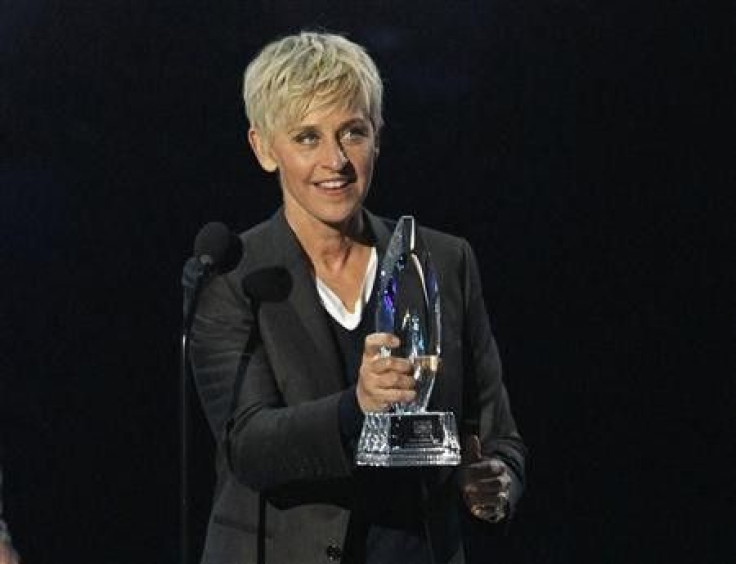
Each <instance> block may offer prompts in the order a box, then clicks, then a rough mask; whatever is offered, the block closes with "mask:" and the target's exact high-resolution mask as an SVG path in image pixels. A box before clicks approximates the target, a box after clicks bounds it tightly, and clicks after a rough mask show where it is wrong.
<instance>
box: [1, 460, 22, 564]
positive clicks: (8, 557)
mask: <svg viewBox="0 0 736 564" xmlns="http://www.w3.org/2000/svg"><path fill="white" fill-rule="evenodd" d="M2 490H3V468H2V466H0V564H18V563H19V562H20V560H19V559H18V554H17V553H16V552H15V550H14V549H13V543H12V542H11V540H10V533H9V532H8V527H7V525H6V524H5V521H4V520H3V491H2Z"/></svg>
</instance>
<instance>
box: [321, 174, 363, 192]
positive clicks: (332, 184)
mask: <svg viewBox="0 0 736 564" xmlns="http://www.w3.org/2000/svg"><path fill="white" fill-rule="evenodd" d="M354 181H355V179H354V178H347V177H342V178H331V179H329V180H322V181H320V182H315V183H314V185H315V186H316V187H317V188H320V189H321V190H328V191H333V190H335V191H336V190H341V189H343V188H345V187H346V186H347V185H348V184H350V183H352V182H354Z"/></svg>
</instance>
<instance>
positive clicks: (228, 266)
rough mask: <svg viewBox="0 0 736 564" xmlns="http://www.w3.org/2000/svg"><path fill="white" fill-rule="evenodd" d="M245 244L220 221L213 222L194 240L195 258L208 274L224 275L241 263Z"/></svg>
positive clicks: (203, 228) (200, 231) (201, 230)
mask: <svg viewBox="0 0 736 564" xmlns="http://www.w3.org/2000/svg"><path fill="white" fill-rule="evenodd" d="M242 256H243V242H242V241H241V240H240V237H238V236H237V235H235V234H234V233H233V232H232V231H230V229H229V228H228V227H227V226H226V225H225V224H224V223H221V222H219V221H211V222H210V223H208V224H206V225H205V226H204V227H202V229H200V230H199V233H197V237H196V238H195V239H194V257H195V259H196V260H197V261H198V262H199V264H200V265H201V267H202V268H203V269H204V271H205V272H206V273H208V274H209V273H210V272H215V273H217V274H224V273H226V272H230V271H231V270H233V269H234V268H235V267H236V266H238V264H239V263H240V259H241V257H242Z"/></svg>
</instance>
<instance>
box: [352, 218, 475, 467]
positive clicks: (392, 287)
mask: <svg viewBox="0 0 736 564" xmlns="http://www.w3.org/2000/svg"><path fill="white" fill-rule="evenodd" d="M377 298H378V300H377V303H376V331H377V332H379V333H393V334H394V335H396V336H397V337H399V339H401V345H400V347H398V348H397V349H394V350H393V351H392V350H390V349H388V348H385V349H384V350H382V351H381V354H382V355H385V356H389V355H391V354H394V355H396V356H402V357H405V358H408V359H409V360H410V361H411V362H412V364H413V366H414V380H415V382H416V392H417V395H416V398H415V400H414V401H412V402H411V403H402V404H396V405H394V406H393V407H392V408H391V410H390V411H389V412H385V413H384V412H373V413H366V415H365V421H364V423H363V430H362V432H361V435H360V439H359V441H358V447H357V452H356V455H355V462H356V464H357V465H359V466H454V465H457V464H460V442H459V440H458V433H457V424H456V422H455V415H454V414H453V413H452V412H439V411H427V406H428V404H429V400H430V397H431V395H432V388H433V387H434V381H435V377H437V375H438V373H440V370H441V354H440V353H441V329H442V325H441V319H440V294H439V290H438V286H437V276H436V273H435V271H434V268H433V267H432V263H431V260H430V256H429V252H428V251H427V249H426V248H425V247H424V246H423V243H422V241H421V239H420V236H419V232H418V230H417V226H416V222H415V220H414V218H413V217H411V216H403V217H402V218H401V219H399V221H398V223H397V225H396V229H395V230H394V233H393V235H392V237H391V240H390V241H389V245H388V249H387V251H386V255H385V257H384V259H383V262H382V263H381V270H380V278H379V283H378V295H377Z"/></svg>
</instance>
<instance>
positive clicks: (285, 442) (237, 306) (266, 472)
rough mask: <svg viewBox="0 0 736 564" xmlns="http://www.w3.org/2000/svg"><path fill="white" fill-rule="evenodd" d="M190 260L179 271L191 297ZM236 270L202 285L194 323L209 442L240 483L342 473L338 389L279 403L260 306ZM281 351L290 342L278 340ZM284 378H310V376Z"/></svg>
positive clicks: (273, 484)
mask: <svg viewBox="0 0 736 564" xmlns="http://www.w3.org/2000/svg"><path fill="white" fill-rule="evenodd" d="M195 275H196V263H194V261H189V262H188V263H187V265H186V266H185V268H184V276H183V284H184V288H185V296H187V297H188V296H189V295H191V292H192V289H193V282H194V277H195ZM242 278H243V272H242V270H236V271H235V272H233V273H232V274H229V275H223V276H216V277H214V278H213V279H212V280H210V281H209V283H208V284H207V285H206V287H205V288H203V289H202V291H201V294H200V299H199V305H198V308H197V313H196V316H195V318H194V323H193V327H192V341H191V347H192V349H191V350H192V364H193V368H194V376H195V381H196V384H197V390H198V393H199V396H200V399H201V402H202V405H203V407H204V411H205V414H206V417H207V419H208V422H209V424H210V426H211V428H212V431H213V433H214V435H215V439H216V441H217V442H218V444H220V445H221V446H223V447H224V450H225V454H226V456H227V460H228V464H229V466H230V469H231V471H232V472H233V474H234V475H235V476H236V477H237V478H238V480H239V481H240V482H242V483H244V484H245V485H247V486H250V487H251V488H253V489H255V490H257V491H262V490H270V489H274V488H290V487H292V486H297V487H301V486H303V485H305V484H310V485H312V486H314V485H315V484H318V483H319V482H320V481H322V480H331V479H336V478H345V477H348V476H349V475H350V474H351V471H352V463H351V461H350V459H349V457H348V455H347V453H346V449H345V447H344V444H343V443H344V440H343V438H342V436H341V434H340V426H339V404H340V398H341V397H342V396H343V395H344V394H345V393H349V392H340V393H335V394H331V395H327V396H324V397H321V398H315V399H309V400H305V401H303V402H300V403H296V404H289V405H287V403H286V402H285V401H284V399H283V396H282V394H281V391H280V390H279V386H278V383H277V381H276V378H275V376H274V373H273V370H272V367H271V362H270V360H269V356H268V353H267V352H266V348H265V346H264V343H263V338H262V335H261V334H260V331H259V325H258V311H257V309H258V305H257V303H256V302H254V301H253V300H252V299H251V298H250V297H249V296H248V294H247V293H246V292H244V290H243V288H242V285H241V284H240V282H239V281H240V280H242ZM277 345H278V349H279V351H280V354H289V347H290V344H289V343H288V342H286V343H277ZM287 377H289V378H291V377H295V378H310V377H311V378H315V377H319V375H316V374H294V375H288V376H287Z"/></svg>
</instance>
